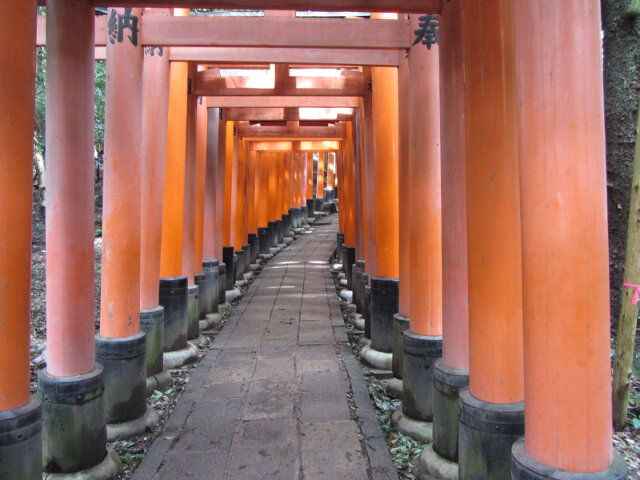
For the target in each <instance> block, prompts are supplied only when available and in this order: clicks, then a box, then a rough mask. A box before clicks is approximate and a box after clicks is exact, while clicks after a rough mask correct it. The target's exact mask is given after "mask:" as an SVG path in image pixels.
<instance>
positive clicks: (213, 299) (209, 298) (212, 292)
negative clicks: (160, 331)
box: [147, 258, 219, 354]
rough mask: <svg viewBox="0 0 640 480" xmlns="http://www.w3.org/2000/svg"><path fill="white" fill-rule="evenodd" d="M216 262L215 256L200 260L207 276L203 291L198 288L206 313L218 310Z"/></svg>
mask: <svg viewBox="0 0 640 480" xmlns="http://www.w3.org/2000/svg"><path fill="white" fill-rule="evenodd" d="M218 264H219V262H218V260H217V259H215V258H214V259H212V260H204V261H203V262H202V271H203V272H204V274H205V275H206V276H207V282H206V284H205V290H204V292H203V291H202V290H200V295H204V297H205V305H206V313H216V312H217V311H218V281H219V276H218ZM147 354H148V353H147Z"/></svg>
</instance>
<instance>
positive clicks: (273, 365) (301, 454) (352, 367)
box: [133, 215, 397, 480]
mask: <svg viewBox="0 0 640 480" xmlns="http://www.w3.org/2000/svg"><path fill="white" fill-rule="evenodd" d="M336 232H337V216H335V215H334V216H330V217H328V218H323V221H322V222H321V224H320V225H314V226H313V227H312V231H311V232H309V233H306V234H304V235H301V236H300V237H299V238H298V239H297V240H296V241H295V242H293V243H292V244H291V245H289V246H288V247H287V248H286V249H284V250H283V251H282V252H281V253H279V254H278V255H276V256H275V257H274V258H273V259H271V260H270V261H269V262H268V263H267V264H266V265H265V266H264V268H263V270H262V272H261V273H260V275H258V276H257V277H256V279H255V280H254V282H253V284H252V285H251V286H250V288H249V290H248V291H247V293H246V294H245V297H244V298H243V299H242V300H241V301H240V303H239V304H238V306H237V307H236V309H235V310H234V313H233V314H232V316H231V318H230V319H229V320H228V321H227V323H226V324H225V326H224V327H223V328H222V330H221V331H220V333H219V334H218V336H217V337H216V339H215V341H214V342H213V344H212V345H211V350H210V351H209V352H208V353H207V354H206V355H205V357H204V358H203V359H202V361H201V362H200V365H199V366H198V368H197V369H196V370H195V372H194V373H193V375H192V376H191V380H190V382H189V385H188V386H187V388H186V390H185V393H184V394H183V396H182V397H181V399H180V401H179V402H178V405H177V406H176V408H175V410H174V412H173V413H172V415H171V417H170V418H169V419H168V421H167V424H166V425H165V429H164V431H163V432H162V434H161V435H160V436H159V437H158V438H157V439H156V441H155V442H154V444H153V445H152V447H151V449H150V451H149V452H148V454H147V455H146V456H145V458H144V459H143V461H142V463H141V464H140V466H139V467H138V469H137V470H136V472H135V473H134V476H133V479H134V480H156V479H157V480H160V479H195V480H199V479H203V480H204V479H215V480H217V479H220V480H236V479H237V480H252V479H256V480H258V479H259V480H264V479H278V480H289V479H296V480H297V479H299V480H316V479H317V480H334V479H335V480H343V479H349V480H359V479H367V480H382V479H385V480H386V479H389V480H397V474H396V470H395V468H394V467H393V464H392V462H391V457H390V455H389V451H388V449H387V447H386V444H385V441H384V437H383V436H382V433H381V431H380V427H379V425H378V422H377V418H376V416H375V413H374V411H373V407H372V405H371V402H370V399H369V395H368V389H367V386H366V383H365V378H364V376H363V374H362V370H361V369H360V366H359V365H358V363H357V362H356V360H355V359H354V358H353V355H352V352H351V349H350V347H349V345H348V344H347V343H346V342H347V337H346V332H345V330H344V323H343V321H342V315H341V313H340V308H339V306H338V302H337V298H336V295H335V290H334V287H333V280H332V277H331V273H330V272H329V265H328V263H327V261H328V259H329V257H330V255H331V253H332V250H333V248H334V247H335V238H336V235H335V234H336Z"/></svg>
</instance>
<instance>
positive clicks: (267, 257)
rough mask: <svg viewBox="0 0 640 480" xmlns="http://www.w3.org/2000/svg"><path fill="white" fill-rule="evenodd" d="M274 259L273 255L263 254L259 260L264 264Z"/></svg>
mask: <svg viewBox="0 0 640 480" xmlns="http://www.w3.org/2000/svg"><path fill="white" fill-rule="evenodd" d="M272 258H273V254H272V253H261V254H260V258H259V260H262V261H263V262H268V261H269V260H271V259H272Z"/></svg>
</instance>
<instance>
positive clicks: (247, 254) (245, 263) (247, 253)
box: [240, 243, 251, 280]
mask: <svg viewBox="0 0 640 480" xmlns="http://www.w3.org/2000/svg"><path fill="white" fill-rule="evenodd" d="M242 251H243V252H244V258H243V259H242V274H243V275H244V274H245V273H247V272H248V271H249V270H250V268H249V265H251V245H250V244H248V243H245V244H244V245H242ZM243 278H244V277H243ZM240 280H242V278H241V279H240Z"/></svg>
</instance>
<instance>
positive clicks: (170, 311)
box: [159, 277, 188, 352]
mask: <svg viewBox="0 0 640 480" xmlns="http://www.w3.org/2000/svg"><path fill="white" fill-rule="evenodd" d="M159 303H160V305H161V306H162V307H163V308H164V348H163V350H164V351H165V352H168V351H172V350H180V349H181V348H184V347H185V346H186V345H187V305H188V292H187V277H171V278H161V279H160V297H159Z"/></svg>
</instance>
